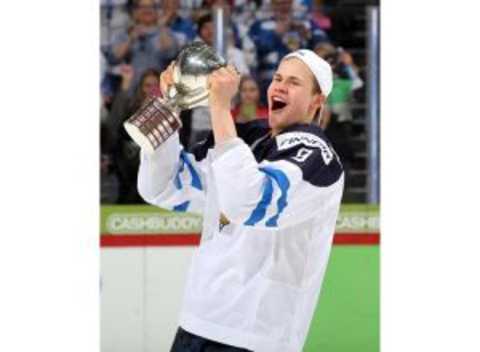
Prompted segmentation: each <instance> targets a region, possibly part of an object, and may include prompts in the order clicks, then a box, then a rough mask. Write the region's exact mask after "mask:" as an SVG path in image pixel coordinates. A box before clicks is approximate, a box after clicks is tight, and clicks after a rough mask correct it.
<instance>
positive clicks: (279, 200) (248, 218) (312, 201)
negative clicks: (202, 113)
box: [213, 135, 343, 230]
mask: <svg viewBox="0 0 480 352" xmlns="http://www.w3.org/2000/svg"><path fill="white" fill-rule="evenodd" d="M310 137H311V139H312V140H313V141H315V143H313V142H312V143H298V141H297V142H295V141H294V140H293V142H292V140H289V139H288V138H289V137H288V136H287V139H283V141H284V142H285V141H286V144H280V143H279V141H278V140H277V144H278V146H277V148H276V150H275V152H274V153H273V155H271V156H270V157H269V158H268V160H264V161H262V162H261V163H257V161H256V159H255V157H254V155H253V154H252V152H251V150H250V149H249V147H248V146H247V145H246V144H245V143H243V142H242V141H240V140H237V141H236V142H235V146H232V147H230V148H229V149H228V150H226V151H225V152H224V153H222V154H220V155H219V156H218V157H217V158H216V159H215V161H214V163H213V170H214V174H215V182H216V186H217V189H218V190H219V192H218V193H219V203H220V208H221V211H222V212H223V213H224V214H225V216H226V217H227V218H228V219H229V220H230V221H231V222H233V223H236V224H243V225H244V226H255V227H261V228H265V229H273V230H275V229H278V228H282V227H288V226H291V225H295V224H297V223H300V222H303V221H305V220H307V219H310V218H312V217H314V216H316V215H318V214H319V212H322V209H327V208H328V207H330V206H331V205H332V202H334V203H335V204H339V203H340V200H341V196H342V192H343V169H342V166H341V164H340V161H339V160H338V157H337V155H336V154H335V152H334V151H333V149H331V147H330V146H329V145H328V144H327V143H326V142H324V141H322V140H321V139H320V138H319V137H317V136H314V135H311V136H310ZM292 138H295V137H292ZM280 142H282V140H281V141H280ZM289 143H290V144H289Z"/></svg>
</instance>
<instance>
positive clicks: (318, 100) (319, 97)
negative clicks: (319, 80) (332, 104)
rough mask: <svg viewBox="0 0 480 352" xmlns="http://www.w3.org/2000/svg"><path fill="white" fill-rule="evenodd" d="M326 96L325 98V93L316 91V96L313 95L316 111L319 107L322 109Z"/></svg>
mask: <svg viewBox="0 0 480 352" xmlns="http://www.w3.org/2000/svg"><path fill="white" fill-rule="evenodd" d="M326 100H327V99H326V98H325V95H323V94H318V93H316V94H315V95H314V96H313V100H312V105H311V107H312V109H313V110H314V111H317V109H320V108H321V107H322V106H323V105H324V104H325V102H326Z"/></svg>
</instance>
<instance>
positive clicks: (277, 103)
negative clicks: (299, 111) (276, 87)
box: [272, 98, 287, 111]
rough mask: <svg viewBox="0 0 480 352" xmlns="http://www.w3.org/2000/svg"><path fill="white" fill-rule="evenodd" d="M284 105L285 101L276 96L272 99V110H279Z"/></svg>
mask: <svg viewBox="0 0 480 352" xmlns="http://www.w3.org/2000/svg"><path fill="white" fill-rule="evenodd" d="M285 106H287V103H285V102H284V101H283V100H280V99H278V98H273V99H272V111H277V110H281V109H283V108H284V107H285Z"/></svg>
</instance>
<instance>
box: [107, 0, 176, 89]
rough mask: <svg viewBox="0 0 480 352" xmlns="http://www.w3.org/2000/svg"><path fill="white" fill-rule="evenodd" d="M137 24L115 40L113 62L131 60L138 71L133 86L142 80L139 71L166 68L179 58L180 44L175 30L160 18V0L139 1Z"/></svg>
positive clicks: (135, 8) (136, 9)
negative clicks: (177, 56)
mask: <svg viewBox="0 0 480 352" xmlns="http://www.w3.org/2000/svg"><path fill="white" fill-rule="evenodd" d="M132 16H133V20H134V24H133V26H132V27H131V28H130V29H129V31H128V33H123V34H122V35H119V36H118V37H117V38H116V39H115V40H114V43H113V46H112V54H111V59H112V60H113V63H115V64H118V63H122V62H123V63H129V64H130V65H131V66H132V67H133V70H134V72H135V76H134V77H133V82H132V83H133V84H132V87H134V86H136V85H137V83H138V80H139V77H138V75H137V74H138V73H140V72H143V71H145V70H146V69H148V68H156V69H160V70H161V69H164V68H165V67H167V64H168V63H169V62H170V61H171V60H172V59H174V58H175V56H176V54H177V51H178V44H177V42H176V40H175V38H174V36H173V34H172V31H171V30H170V29H169V28H168V27H166V26H165V24H164V23H162V22H161V21H160V20H159V12H158V5H157V2H156V1H154V0H135V1H134V9H133V14H132Z"/></svg>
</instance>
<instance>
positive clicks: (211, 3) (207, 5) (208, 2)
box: [196, 0, 242, 49]
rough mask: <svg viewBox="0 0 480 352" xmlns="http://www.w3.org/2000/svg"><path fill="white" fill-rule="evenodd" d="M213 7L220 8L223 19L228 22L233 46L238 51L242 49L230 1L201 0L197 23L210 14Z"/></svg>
mask: <svg viewBox="0 0 480 352" xmlns="http://www.w3.org/2000/svg"><path fill="white" fill-rule="evenodd" d="M215 7H221V8H223V11H224V17H225V19H227V21H229V30H230V31H231V32H232V34H233V45H234V46H235V47H237V48H239V49H242V39H241V38H240V33H239V30H238V27H237V23H235V16H232V1H231V0H203V1H202V7H201V8H200V9H199V10H198V11H197V15H196V16H197V17H196V19H197V22H198V20H199V19H200V18H201V17H203V16H205V15H209V14H211V13H212V9H214V8H215Z"/></svg>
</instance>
